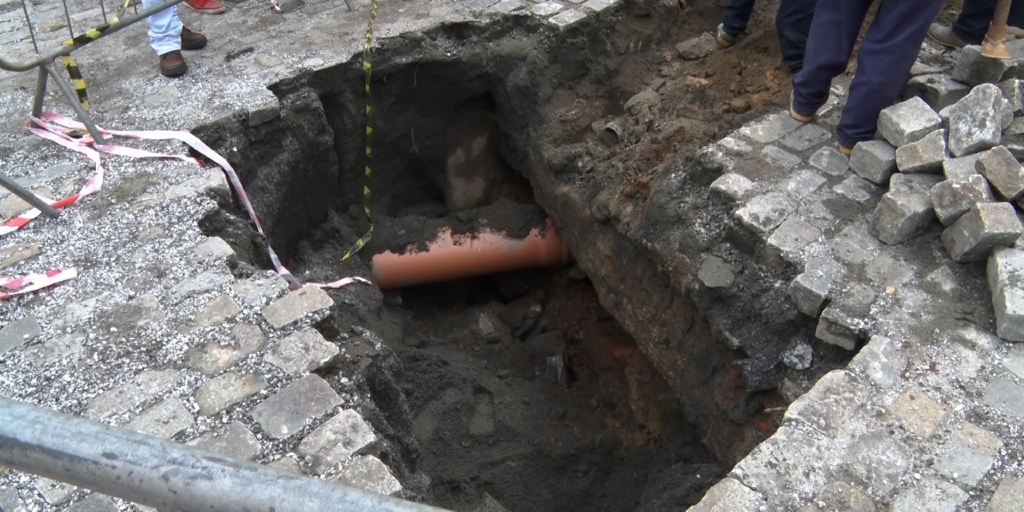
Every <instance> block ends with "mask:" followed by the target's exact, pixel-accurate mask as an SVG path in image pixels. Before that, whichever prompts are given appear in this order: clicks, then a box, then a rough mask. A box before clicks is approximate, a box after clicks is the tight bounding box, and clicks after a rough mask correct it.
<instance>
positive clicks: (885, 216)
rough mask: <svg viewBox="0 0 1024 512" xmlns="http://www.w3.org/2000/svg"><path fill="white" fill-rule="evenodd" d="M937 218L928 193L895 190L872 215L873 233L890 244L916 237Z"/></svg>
mask: <svg viewBox="0 0 1024 512" xmlns="http://www.w3.org/2000/svg"><path fill="white" fill-rule="evenodd" d="M934 217H935V210H934V209H933V208H932V202H931V199H930V198H929V197H928V194H927V193H924V192H921V191H919V190H914V189H911V188H900V189H894V190H891V191H889V192H888V193H886V194H885V195H884V196H882V200H881V201H879V202H878V206H877V207H875V212H874V214H872V216H871V233H872V234H874V235H875V237H876V238H878V239H879V240H881V241H883V242H885V243H887V244H889V245H894V244H900V243H903V242H906V241H907V240H910V239H911V238H913V236H914V235H916V234H917V233H918V232H919V231H921V230H922V229H924V228H925V227H926V226H928V223H929V222H931V221H932V219H933V218H934Z"/></svg>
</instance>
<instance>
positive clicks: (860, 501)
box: [801, 481, 877, 512]
mask: <svg viewBox="0 0 1024 512" xmlns="http://www.w3.org/2000/svg"><path fill="white" fill-rule="evenodd" d="M814 501H815V502H816V503H818V504H819V505H823V506H824V508H823V509H817V506H815V507H816V509H817V510H845V511H850V512H874V511H875V510H877V509H876V508H875V503H874V500H872V499H871V496H868V494H867V493H866V492H864V491H863V490H861V489H859V488H857V487H855V486H852V485H850V484H848V483H846V482H842V481H833V482H830V483H829V484H828V485H826V486H825V487H824V488H823V489H822V490H821V492H819V493H818V495H817V496H816V497H815V500H814ZM801 512H803V511H801Z"/></svg>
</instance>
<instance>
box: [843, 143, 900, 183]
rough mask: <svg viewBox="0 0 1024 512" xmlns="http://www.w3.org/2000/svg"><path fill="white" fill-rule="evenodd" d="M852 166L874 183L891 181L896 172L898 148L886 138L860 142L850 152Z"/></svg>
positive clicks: (861, 175) (859, 174) (862, 176)
mask: <svg viewBox="0 0 1024 512" xmlns="http://www.w3.org/2000/svg"><path fill="white" fill-rule="evenodd" d="M850 168H851V169H853V172H855V173H857V175H858V176H860V177H861V178H864V179H866V180H868V181H871V182H872V183H875V184H878V185H884V184H886V183H889V177H890V176H892V173H894V172H896V148H895V147H893V146H892V144H889V143H888V142H885V141H884V140H869V141H865V142H858V143H857V144H856V145H855V146H854V147H853V153H851V154H850Z"/></svg>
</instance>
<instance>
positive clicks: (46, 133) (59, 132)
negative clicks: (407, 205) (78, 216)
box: [0, 112, 372, 299]
mask: <svg viewBox="0 0 1024 512" xmlns="http://www.w3.org/2000/svg"><path fill="white" fill-rule="evenodd" d="M32 121H33V122H34V123H35V125H36V126H32V124H31V123H30V124H29V126H28V129H29V131H30V132H32V133H34V134H36V135H39V136H40V137H43V138H45V139H47V140H50V141H53V142H55V143H57V144H60V145H61V146H64V147H66V148H68V149H71V150H72V151H76V152H78V153H81V154H83V155H85V156H86V157H87V158H89V159H90V160H92V161H93V164H94V165H95V167H96V171H95V172H94V173H93V175H92V176H91V177H90V178H89V180H88V181H86V184H85V186H84V187H82V190H80V191H79V192H78V193H77V194H73V195H71V196H68V197H66V198H64V199H61V200H59V201H54V202H52V203H50V205H51V206H53V207H54V208H63V207H66V206H70V205H72V204H75V203H76V202H78V201H79V200H80V199H81V198H83V197H85V196H88V195H90V194H94V193H96V192H97V191H99V190H100V188H101V187H102V186H103V176H104V171H103V165H102V163H101V160H100V153H107V154H111V155H121V156H128V157H133V158H161V159H175V160H182V161H186V162H193V163H195V164H197V165H200V166H201V165H202V163H201V162H200V161H199V160H197V159H195V158H192V157H190V156H187V155H167V154H160V153H153V152H150V151H144V150H140V149H135V148H129V147H125V146H117V145H111V144H96V143H95V141H94V140H93V139H92V137H91V136H88V135H85V136H83V137H80V138H76V137H73V136H72V132H74V133H76V134H77V133H82V132H83V131H84V130H85V125H83V124H82V123H79V122H78V121H75V120H73V119H69V118H67V117H63V116H60V115H57V114H54V113H52V112H43V113H42V116H41V118H39V119H37V118H32ZM98 129H99V131H100V133H101V134H103V135H104V136H112V137H125V138H131V139H136V140H177V141H180V142H183V143H185V144H187V145H188V146H189V147H191V148H192V149H194V150H196V151H197V152H199V153H200V154H202V155H203V156H205V157H206V158H209V159H210V160H212V161H213V162H214V163H216V164H217V165H219V166H220V167H221V169H223V170H224V173H225V174H226V175H227V178H228V182H229V183H231V187H232V188H233V189H234V191H235V194H237V195H238V199H239V202H241V203H242V206H243V207H244V208H245V211H246V213H247V214H248V215H249V219H250V220H251V221H252V223H253V226H254V227H255V228H256V231H257V232H258V233H260V234H261V235H264V238H266V233H264V231H263V225H262V224H260V221H259V218H258V217H257V216H256V211H255V210H254V209H253V206H252V202H251V201H250V200H249V196H248V194H246V193H245V188H243V187H242V182H241V180H239V179H238V174H237V173H236V172H235V169H234V168H233V167H232V166H231V164H230V163H228V161H227V160H226V159H224V157H222V156H220V155H219V154H218V153H217V152H216V151H214V150H213V149H211V148H210V147H209V146H207V145H206V143H204V142H203V141H201V140H199V138H198V137H196V136H195V135H192V134H191V133H189V132H183V131H170V130H155V131H118V130H105V129H103V128H98ZM39 214H40V212H39V210H37V209H35V208H33V209H31V210H29V211H27V212H25V213H23V214H21V215H19V216H17V217H14V218H12V219H10V220H8V221H7V222H5V223H3V224H2V225H0V236H2V235H4V234H7V233H10V232H13V231H16V230H18V229H20V228H21V227H22V226H24V225H26V224H28V223H29V222H30V221H31V220H32V219H34V218H36V217H38V216H39ZM266 249H267V254H269V255H270V261H271V262H272V263H273V265H274V270H275V271H276V272H277V273H278V274H279V275H280V276H281V277H282V278H284V279H285V281H287V282H288V284H289V286H291V287H292V288H293V289H298V288H301V287H302V284H301V283H300V282H299V280H298V279H296V278H295V276H294V275H292V273H291V272H290V271H288V269H287V268H285V266H284V265H283V264H282V263H281V260H280V258H278V256H277V253H275V252H274V249H273V248H272V247H271V246H270V244H269V243H268V244H267V246H266ZM51 272H53V271H51ZM61 272H67V273H71V274H75V271H74V269H70V270H68V271H61ZM73 277H75V275H71V276H70V277H64V278H63V279H60V280H61V281H63V280H67V279H71V278H73ZM55 282H59V281H55ZM355 282H360V283H366V284H372V283H371V282H370V281H369V280H367V279H364V278H361V277H346V278H344V279H340V280H338V281H333V282H330V283H312V284H314V285H316V286H319V287H321V288H341V287H344V286H348V285H350V284H352V283H355ZM50 284H53V283H50ZM43 286H49V284H46V285H43ZM43 286H40V287H37V288H33V289H39V288H41V287H43ZM26 291H32V290H26ZM26 291H21V292H19V293H26ZM12 295H13V294H12ZM3 298H7V297H5V296H2V295H0V299H3Z"/></svg>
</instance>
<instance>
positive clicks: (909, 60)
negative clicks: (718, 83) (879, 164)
mask: <svg viewBox="0 0 1024 512" xmlns="http://www.w3.org/2000/svg"><path fill="white" fill-rule="evenodd" d="M943 3H945V2H944V0H882V3H881V4H880V5H879V7H878V12H877V13H876V14H875V19H874V21H873V22H872V23H871V26H870V27H868V31H867V33H866V34H865V35H864V42H863V43H862V44H861V47H860V52H859V53H858V55H857V74H856V76H854V77H853V83H852V84H850V95H849V97H848V98H847V101H846V107H845V108H843V116H842V118H841V119H840V121H839V126H838V127H837V128H836V133H837V135H838V136H839V143H840V144H842V145H843V146H846V147H853V145H854V144H856V143H857V142H860V141H863V140H871V139H872V138H873V137H874V136H875V128H876V126H877V124H878V113H879V112H881V111H882V109H883V108H886V107H888V106H890V105H892V104H893V102H894V101H896V98H897V97H898V96H899V94H900V91H902V90H903V86H904V85H906V83H907V78H908V77H909V75H910V67H911V66H913V65H914V61H915V60H916V59H917V54H918V52H920V50H921V42H922V41H924V38H925V35H927V33H928V27H929V25H931V23H932V20H934V19H935V16H936V15H937V14H938V13H939V9H941V8H942V4H943ZM871 4H872V0H822V1H821V2H820V3H819V4H818V7H817V9H816V10H815V12H814V21H813V22H812V23H811V33H810V35H809V36H808V38H807V48H808V49H809V50H808V52H807V55H806V56H805V57H804V68H803V70H802V71H801V72H800V73H799V74H797V75H796V76H795V77H794V78H793V109H794V110H796V111H797V113H800V114H804V115H813V114H814V113H815V112H817V111H818V109H819V108H821V107H822V105H824V104H825V102H826V101H828V95H829V89H830V88H831V86H832V79H833V78H835V77H836V76H838V75H839V74H841V73H843V72H844V71H846V67H847V64H848V63H849V61H850V55H851V54H852V53H853V46H854V44H856V42H857V35H858V34H859V32H860V28H861V25H863V24H864V17H865V16H866V15H867V13H868V8H870V7H871Z"/></svg>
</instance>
